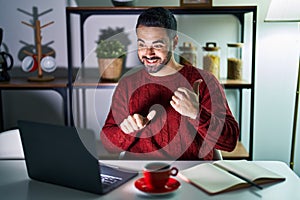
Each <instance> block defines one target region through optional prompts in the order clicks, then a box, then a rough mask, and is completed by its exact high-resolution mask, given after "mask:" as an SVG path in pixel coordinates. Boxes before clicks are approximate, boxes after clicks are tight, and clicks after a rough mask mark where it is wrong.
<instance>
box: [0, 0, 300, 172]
mask: <svg viewBox="0 0 300 200" xmlns="http://www.w3.org/2000/svg"><path fill="white" fill-rule="evenodd" d="M98 2H99V1H97V2H96V1H95V0H90V1H81V2H79V3H85V4H88V3H90V4H91V5H95V4H96V3H98ZM101 2H102V5H106V6H110V5H111V4H110V1H109V0H107V1H101ZM149 2H150V1H147V0H138V4H139V5H146V4H147V3H149ZM151 2H152V3H153V1H151ZM160 2H164V3H166V5H168V4H171V5H173V4H174V5H177V4H178V1H176V0H172V1H171V0H170V1H155V3H160ZM73 3H74V1H67V2H66V3H65V2H63V1H60V0H52V1H42V0H25V1H18V0H11V1H5V0H0V5H1V7H0V26H1V27H2V28H4V31H5V32H4V43H5V44H6V45H7V46H8V47H9V50H10V53H12V55H13V56H14V57H15V58H17V54H18V50H19V49H20V48H21V47H22V44H20V43H19V40H24V41H27V42H32V40H33V35H32V30H30V28H28V27H26V26H24V25H22V24H21V23H20V21H21V20H24V21H28V20H30V17H29V16H26V15H24V14H22V13H20V12H19V11H17V8H22V9H23V10H26V11H28V12H30V11H31V9H32V7H33V6H38V7H39V9H40V11H41V12H42V11H44V10H47V9H49V8H53V11H52V12H51V13H49V14H46V15H45V16H42V17H41V19H42V22H43V23H47V22H48V21H52V20H54V21H55V24H54V25H52V26H49V27H47V28H45V29H44V32H43V36H44V40H45V41H49V40H54V41H55V43H54V44H53V45H52V46H53V48H55V50H56V52H57V58H56V59H57V62H58V63H59V65H60V66H63V67H65V66H66V65H67V64H66V63H67V62H66V56H65V55H66V34H65V12H64V11H65V5H66V4H73ZM213 3H214V5H223V6H225V5H228V6H232V5H233V6H234V5H257V6H258V19H257V43H256V74H255V78H256V85H255V122H254V123H255V124H254V125H255V127H254V140H255V141H254V159H255V160H281V161H284V162H286V163H288V162H289V155H290V140H291V139H290V138H291V132H292V119H293V106H294V98H295V90H296V79H297V70H298V69H297V65H298V58H299V46H300V45H299V38H300V34H299V32H298V30H297V24H293V23H265V22H264V21H263V20H264V18H265V15H266V12H267V8H268V5H269V3H270V0H264V1H257V0H256V1H255V0H244V1H242V3H241V1H240V0H230V1H229V0H214V1H213ZM216 31H220V30H219V29H217V30H216ZM16 64H17V65H20V61H18V60H16ZM104 92H107V91H104ZM23 94H24V93H23ZM25 94H26V95H27V94H28V93H26V92H25ZM43 95H44V94H43ZM106 95H107V96H109V95H110V94H106ZM20 97H22V98H20ZM46 97H47V98H44V96H43V97H39V98H41V99H40V100H36V99H33V98H32V97H26V96H25V97H24V98H23V95H22V93H14V92H13V93H12V92H9V94H5V95H4V100H5V102H4V103H5V105H4V106H5V109H6V110H5V126H6V127H10V126H13V125H14V123H15V119H13V118H14V117H19V118H28V116H29V115H30V112H33V108H28V107H27V104H26V103H24V102H27V101H29V102H30V101H32V100H35V101H37V102H44V101H46V102H47V104H49V105H58V107H57V111H54V113H55V114H56V115H57V116H59V117H56V118H55V119H53V117H51V119H47V120H49V121H51V120H52V121H53V120H54V121H60V122H62V121H63V118H62V117H61V115H60V114H62V111H61V108H62V107H61V104H62V101H61V99H59V98H56V97H55V95H54V94H53V93H51V92H50V93H48V94H47V95H46ZM12 99H13V100H14V101H12ZM15 99H21V103H17V105H18V106H16V105H15ZM22 102H23V103H24V104H23V103H22ZM12 103H14V105H13V104H12ZM20 105H24V106H20ZM22 107H23V108H22ZM46 107H49V106H46ZM55 107H56V106H55ZM39 109H41V110H42V112H49V113H52V112H53V108H49V109H47V108H39ZM104 109H105V108H104ZM41 110H39V112H41ZM12 113H14V114H12ZM33 113H35V114H36V113H38V112H37V111H34V112H33ZM52 114H53V113H52ZM89 123H91V121H90V122H89ZM89 125H90V124H89ZM299 126H300V125H299ZM98 128H99V127H98ZM299 138H300V135H299V133H298V138H297V140H298V149H297V151H298V152H299V145H300V141H299ZM297 157H300V156H299V153H298V154H296V158H297ZM296 172H297V173H298V174H300V160H299V158H298V160H297V162H296Z"/></svg>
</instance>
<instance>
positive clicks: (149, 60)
mask: <svg viewBox="0 0 300 200" xmlns="http://www.w3.org/2000/svg"><path fill="white" fill-rule="evenodd" d="M147 61H148V62H149V63H154V62H156V61H157V59H147Z"/></svg>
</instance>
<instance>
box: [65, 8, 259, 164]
mask: <svg viewBox="0 0 300 200" xmlns="http://www.w3.org/2000/svg"><path fill="white" fill-rule="evenodd" d="M167 8H168V9H170V10H171V11H172V12H173V13H174V14H175V15H233V16H235V17H236V18H237V19H238V21H239V23H240V27H241V29H240V34H239V36H240V39H239V41H237V42H244V31H245V15H246V14H247V13H251V14H252V22H251V26H252V29H251V30H252V34H251V35H252V36H251V37H252V38H251V39H252V44H251V51H252V52H251V54H252V55H251V56H252V57H251V59H250V62H251V80H250V81H244V80H242V81H237V80H221V81H220V82H221V84H222V85H223V86H224V88H225V89H236V90H237V91H239V117H238V121H239V123H240V125H241V123H242V121H243V120H242V111H243V104H242V103H243V90H250V113H249V120H250V121H249V130H247V131H246V130H241V134H249V146H248V147H249V148H248V149H249V151H246V148H245V147H244V145H243V144H242V143H241V142H239V143H238V144H237V147H236V149H235V150H234V151H233V152H230V153H228V152H222V154H223V156H224V158H225V159H249V160H252V157H253V125H254V88H255V87H254V85H255V48H256V47H255V44H256V16H257V7H256V6H238V7H198V8H197V7H184V8H183V7H167ZM145 9H147V7H67V8H66V24H67V36H68V37H67V45H68V74H69V76H68V82H69V84H68V86H69V92H70V95H69V96H70V97H72V91H73V87H76V88H88V87H95V86H96V87H97V88H103V87H114V86H115V84H110V83H98V82H94V81H93V80H92V79H86V80H82V81H81V82H76V83H74V80H73V76H72V74H73V70H74V69H73V68H74V65H73V56H72V55H73V51H74V49H73V46H72V37H71V36H72V34H71V30H72V24H71V16H77V17H79V30H78V31H79V34H80V36H79V37H80V41H79V44H80V47H81V48H79V51H80V55H81V58H80V59H81V62H83V61H84V55H85V52H84V48H82V47H84V45H85V41H84V38H85V37H84V31H83V29H84V23H85V22H86V20H87V19H88V18H89V17H90V16H92V15H138V14H140V13H141V12H142V11H143V10H145ZM69 104H70V105H72V98H69ZM70 112H72V110H71V111H70ZM70 116H71V120H72V116H73V114H72V113H70Z"/></svg>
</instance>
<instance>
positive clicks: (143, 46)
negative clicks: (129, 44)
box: [138, 43, 146, 49]
mask: <svg viewBox="0 0 300 200" xmlns="http://www.w3.org/2000/svg"><path fill="white" fill-rule="evenodd" d="M138 47H139V48H141V49H142V48H145V47H146V46H145V45H144V44H142V43H139V44H138Z"/></svg>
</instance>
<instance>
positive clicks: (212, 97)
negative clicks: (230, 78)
mask: <svg viewBox="0 0 300 200" xmlns="http://www.w3.org/2000/svg"><path fill="white" fill-rule="evenodd" d="M199 94H200V95H199V101H200V108H199V113H198V116H197V118H196V119H189V121H190V122H191V123H192V124H193V126H194V127H195V128H196V130H197V131H198V134H200V136H201V137H202V138H203V141H204V145H203V147H205V146H206V147H207V149H208V151H209V149H212V148H216V149H219V150H224V151H232V150H233V149H234V148H235V146H236V142H237V140H238V137H239V134H240V131H239V125H238V123H237V121H236V120H235V118H234V116H233V115H232V113H231V110H230V108H229V106H228V102H227V99H226V96H225V93H224V90H223V88H222V86H221V85H220V83H219V81H218V80H217V79H215V78H214V77H211V78H210V79H208V80H206V81H205V84H201V85H200V87H199Z"/></svg>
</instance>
